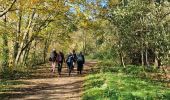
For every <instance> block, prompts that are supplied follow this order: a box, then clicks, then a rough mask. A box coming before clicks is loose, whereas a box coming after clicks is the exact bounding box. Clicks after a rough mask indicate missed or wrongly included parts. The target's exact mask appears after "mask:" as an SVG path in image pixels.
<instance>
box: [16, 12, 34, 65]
mask: <svg viewBox="0 0 170 100" xmlns="http://www.w3.org/2000/svg"><path fill="white" fill-rule="evenodd" d="M34 15H35V10H34V11H33V13H32V15H31V16H30V18H29V23H28V26H27V28H26V31H25V33H24V36H23V39H22V43H21V45H20V48H19V50H18V54H17V56H16V59H15V65H17V64H18V62H19V60H20V57H21V55H22V53H23V51H24V50H25V49H26V48H24V47H25V45H26V44H27V42H26V40H27V39H28V35H29V31H30V28H31V26H32V20H33V18H34Z"/></svg>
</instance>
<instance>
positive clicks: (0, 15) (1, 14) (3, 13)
mask: <svg viewBox="0 0 170 100" xmlns="http://www.w3.org/2000/svg"><path fill="white" fill-rule="evenodd" d="M16 1H17V0H13V2H12V3H11V5H9V7H7V8H6V9H5V10H4V11H3V12H1V13H0V17H2V16H3V15H5V14H6V13H7V12H8V11H9V10H10V9H11V8H12V6H13V5H14V3H15V2H16Z"/></svg>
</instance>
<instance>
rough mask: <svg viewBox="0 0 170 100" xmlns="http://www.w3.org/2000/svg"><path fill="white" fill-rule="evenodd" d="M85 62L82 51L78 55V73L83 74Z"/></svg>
mask: <svg viewBox="0 0 170 100" xmlns="http://www.w3.org/2000/svg"><path fill="white" fill-rule="evenodd" d="M84 63H85V58H84V55H83V53H82V52H80V54H78V55H77V73H78V74H82V70H83V65H84Z"/></svg>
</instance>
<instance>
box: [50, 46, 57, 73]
mask: <svg viewBox="0 0 170 100" xmlns="http://www.w3.org/2000/svg"><path fill="white" fill-rule="evenodd" d="M49 60H50V61H51V71H52V72H53V73H54V72H55V66H56V61H57V52H56V50H55V49H53V50H52V52H51V54H50V59H49Z"/></svg>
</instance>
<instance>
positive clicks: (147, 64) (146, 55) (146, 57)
mask: <svg viewBox="0 0 170 100" xmlns="http://www.w3.org/2000/svg"><path fill="white" fill-rule="evenodd" d="M145 60H146V66H147V67H149V62H148V50H147V49H145Z"/></svg>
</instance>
